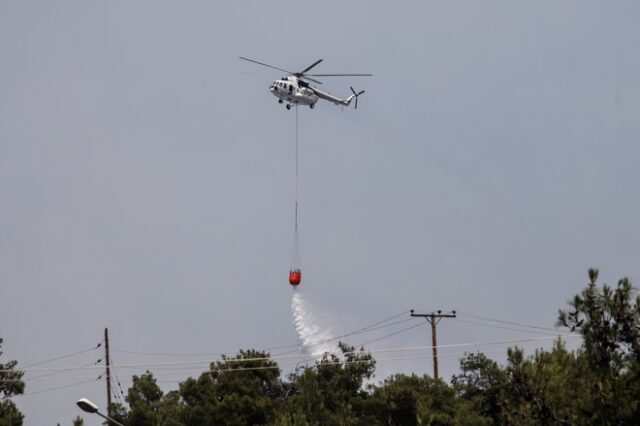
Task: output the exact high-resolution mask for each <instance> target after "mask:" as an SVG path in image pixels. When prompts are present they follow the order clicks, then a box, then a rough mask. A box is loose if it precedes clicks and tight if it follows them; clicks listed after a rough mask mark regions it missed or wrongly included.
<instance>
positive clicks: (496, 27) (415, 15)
mask: <svg viewBox="0 0 640 426" xmlns="http://www.w3.org/2000/svg"><path fill="white" fill-rule="evenodd" d="M344 3H345V2H337V1H332V2H328V4H326V5H325V4H323V5H320V4H318V3H314V4H311V3H305V2H297V3H291V2H263V1H251V2H205V1H201V2H170V1H153V2H151V1H147V2H135V3H131V2H124V1H111V2H82V1H75V2H71V1H60V2H17V1H16V2H3V3H2V4H1V5H0V58H2V66H0V200H1V204H0V336H1V337H3V338H4V340H5V342H4V347H3V349H4V352H5V355H4V356H3V360H4V361H6V360H8V359H17V360H18V361H19V362H20V365H28V364H31V363H35V362H38V361H42V360H46V359H49V358H53V357H55V356H57V355H62V354H67V353H71V352H74V351H78V350H82V349H85V348H90V347H92V346H94V345H95V344H96V343H97V342H98V341H100V340H101V336H102V332H103V328H104V327H105V326H108V327H109V330H110V334H111V340H112V347H113V348H114V349H116V350H121V351H143V352H180V353H184V352H187V353H201V352H222V351H236V350H238V349H240V348H270V347H275V346H280V345H288V344H295V343H296V342H297V336H296V334H295V330H294V327H293V325H292V322H291V311H290V301H291V294H290V293H291V290H290V289H289V285H288V284H287V282H286V274H287V272H288V268H289V257H290V254H291V253H290V251H291V237H292V227H293V211H292V204H293V188H294V187H293V159H294V157H293V135H294V132H293V125H294V121H293V120H294V114H293V111H286V110H285V109H284V108H283V107H282V106H281V105H278V104H277V103H276V99H275V98H274V97H273V96H271V95H270V94H269V92H268V90H267V89H268V87H269V85H270V83H271V82H272V81H273V80H274V79H276V78H279V77H281V76H282V75H281V74H280V73H278V72H277V71H273V72H272V70H269V69H266V68H261V67H259V66H257V65H253V64H250V63H243V62H241V61H239V60H238V59H237V57H238V56H241V55H242V56H247V57H250V58H255V59H257V60H259V61H264V62H268V63H271V64H274V65H276V66H279V67H283V68H286V69H302V68H304V67H306V66H307V65H309V64H311V63H313V62H314V61H315V60H316V59H319V58H324V62H323V63H322V64H321V65H319V66H318V68H317V71H318V72H324V73H330V72H371V73H373V74H374V77H373V78H368V79H364V78H363V79H350V78H344V79H329V78H326V79H324V80H323V82H324V85H323V88H325V89H327V90H329V91H330V92H332V93H334V94H336V95H340V96H345V95H347V94H348V93H349V86H350V85H353V86H354V87H355V88H356V89H358V90H360V89H366V91H367V93H366V94H365V95H363V96H362V98H360V102H359V108H358V110H357V111H354V110H353V109H345V110H344V111H342V110H341V109H340V108H338V107H336V106H333V105H330V104H328V103H320V104H318V105H317V108H316V109H314V110H313V111H310V110H309V109H301V110H300V113H301V157H300V160H301V217H300V226H301V232H300V237H301V241H300V245H301V250H302V253H301V257H302V268H303V283H302V286H301V290H302V291H303V292H304V295H305V297H306V300H307V301H308V302H309V303H310V304H311V305H312V306H313V308H314V309H315V310H316V311H317V312H318V314H319V315H320V316H321V317H322V318H323V321H325V322H326V326H327V327H329V328H331V329H332V331H333V332H335V333H340V332H348V331H351V330H353V329H356V328H359V327H361V326H363V325H366V324H370V323H373V322H376V321H378V320H380V319H383V318H385V317H386V316H390V315H393V314H395V313H398V312H402V311H404V310H406V309H409V308H415V309H417V310H420V311H431V310H437V309H458V310H459V311H462V312H468V313H473V314H478V315H486V316H490V317H493V318H500V319H505V320H511V321H517V322H522V323H528V324H536V325H540V326H544V327H552V326H553V323H554V320H555V316H556V312H557V309H558V308H561V307H563V305H564V301H565V300H566V299H568V298H569V297H570V296H572V295H573V294H575V293H576V292H578V291H579V290H580V289H581V288H582V286H583V285H584V283H585V282H586V270H587V268H588V267H591V266H596V267H599V268H600V269H601V276H602V278H603V279H604V281H607V282H610V283H615V281H616V280H617V279H618V278H620V277H621V276H623V275H626V276H630V277H631V278H632V279H634V280H636V281H637V280H638V279H639V278H638V277H640V266H639V265H638V259H639V258H640V248H639V247H640V245H639V243H640V229H639V226H638V211H639V208H640V198H639V197H638V189H637V186H638V182H640V169H639V168H638V158H640V144H639V143H638V142H639V136H640V120H639V119H638V117H640V84H639V80H638V76H639V75H640V56H639V55H638V46H639V45H640V28H639V27H638V25H637V23H638V22H639V20H640V5H639V4H638V3H637V2H634V1H619V2H613V3H612V2H592V1H565V2H551V1H548V2H544V1H543V2H540V1H527V2H511V1H488V2H476V1H462V2H445V3H442V2H422V1H421V2H404V3H402V4H400V5H397V4H396V3H390V2H369V1H359V2H349V3H348V4H346V5H345V4H344ZM528 336H530V335H525V334H523V333H517V332H512V331H507V330H500V329H495V328H486V327H479V326H477V325H474V324H469V323H462V322H459V321H455V320H449V321H443V322H442V323H441V325H440V328H439V343H442V344H452V343H461V342H480V341H489V340H500V339H515V338H521V337H528ZM363 341H366V337H362V339H360V340H358V339H355V340H354V341H353V342H352V343H355V344H357V343H361V342H363ZM429 343H430V339H429V338H428V334H427V328H426V326H425V327H424V328H422V327H419V328H416V329H414V330H411V331H409V332H407V333H404V334H401V335H398V336H397V337H395V338H393V339H388V340H385V341H381V342H379V343H378V345H379V346H380V347H383V346H414V345H428V344H429ZM503 348H504V347H500V348H498V349H500V352H501V353H503V352H504V350H503ZM473 349H480V350H484V349H486V348H473ZM493 349H495V348H493ZM489 350H492V348H488V349H487V351H489ZM501 353H496V354H492V355H493V356H495V357H496V358H498V359H501V357H502V355H501ZM100 355H101V354H100V352H99V351H94V352H88V353H85V354H81V355H78V356H77V357H72V358H69V359H65V360H62V361H60V362H59V363H52V364H47V366H50V365H54V366H55V365H61V366H66V365H81V364H87V363H91V362H93V361H95V360H96V359H97V358H99V357H100ZM113 357H114V361H115V362H116V363H119V364H124V363H128V362H142V363H144V362H151V361H157V360H158V359H157V358H151V357H136V356H134V355H132V354H126V353H123V352H114V354H113ZM162 359H163V360H167V359H168V358H162ZM430 362H431V360H430V359H420V360H416V361H405V362H397V361H396V362H388V363H380V364H379V366H378V371H379V378H382V377H384V375H385V374H389V373H392V372H396V371H398V372H406V373H409V372H412V371H415V372H417V373H420V374H422V373H424V372H425V371H427V368H426V367H427V366H430ZM441 365H442V367H441V372H442V375H443V376H444V377H447V378H448V377H450V376H451V375H452V374H454V373H455V372H456V366H457V357H456V356H450V357H443V359H442V360H441ZM139 371H140V370H139V369H138V370H132V371H129V370H120V371H118V375H119V377H120V379H121V381H122V384H123V386H128V385H129V379H130V377H131V374H133V373H139ZM152 371H153V368H152ZM428 371H429V373H430V372H431V370H430V368H429V369H428ZM154 372H155V371H154ZM94 373H95V374H94ZM75 374H76V376H82V377H75V378H67V379H65V380H62V379H60V380H56V379H53V378H50V380H45V379H41V380H34V381H33V382H29V381H28V383H27V384H28V387H27V392H36V391H39V390H43V389H47V388H49V387H55V386H64V385H67V384H73V383H75V382H78V381H82V380H84V379H86V378H87V377H88V376H97V375H98V374H99V373H98V372H97V371H91V372H90V373H75ZM186 377H187V374H185V375H182V376H180V375H177V376H171V377H169V376H162V374H160V375H159V380H160V381H161V382H163V386H164V387H165V389H170V388H172V387H175V384H176V383H177V382H178V381H179V380H182V379H184V378H186ZM103 388H104V383H103V381H95V382H92V383H89V384H86V385H79V386H75V387H70V388H66V389H61V390H58V391H51V392H45V393H41V394H35V395H25V396H23V397H19V398H16V401H17V402H18V404H19V406H20V408H21V409H22V410H23V412H24V413H25V414H26V415H27V418H26V425H28V426H35V425H45V424H55V423H56V422H60V423H61V424H71V420H72V419H73V418H74V417H75V416H76V415H78V414H81V413H80V412H79V411H78V409H77V408H76V407H75V405H74V401H75V400H76V399H77V398H79V397H81V396H86V397H89V398H90V399H94V400H95V401H96V402H97V403H98V404H99V405H101V406H104V404H105V398H104V391H103ZM84 417H85V422H86V424H88V425H94V424H95V425H97V424H99V419H98V418H95V419H94V418H91V417H90V416H84Z"/></svg>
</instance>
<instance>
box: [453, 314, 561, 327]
mask: <svg viewBox="0 0 640 426" xmlns="http://www.w3.org/2000/svg"><path fill="white" fill-rule="evenodd" d="M458 313H459V314H462V315H463V316H469V317H472V318H477V319H480V320H484V321H491V322H497V323H501V324H508V325H516V326H518V327H525V328H534V329H537V330H544V331H557V329H555V328H549V327H540V326H537V325H530V324H522V323H518V322H515V321H505V320H500V319H496V318H489V317H485V316H482V315H476V314H471V313H468V312H461V311H458Z"/></svg>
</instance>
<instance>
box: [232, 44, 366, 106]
mask: <svg viewBox="0 0 640 426" xmlns="http://www.w3.org/2000/svg"><path fill="white" fill-rule="evenodd" d="M239 58H240V59H242V60H244V61H249V62H253V63H256V64H259V65H263V66H265V67H269V68H273V69H275V70H278V71H282V72H286V73H287V74H288V75H287V76H286V77H282V78H281V79H279V80H275V81H274V82H273V83H272V84H271V86H270V87H269V91H270V92H271V94H272V95H273V96H275V97H277V98H278V103H280V104H282V103H284V102H286V103H287V104H286V107H287V109H291V105H309V108H311V109H313V107H314V106H315V105H316V102H318V99H324V100H325V101H329V102H333V103H334V104H336V105H342V106H347V107H348V106H349V105H351V101H352V100H354V99H355V100H356V101H355V108H356V109H357V108H358V96H360V95H362V94H363V93H364V90H361V91H360V92H356V91H355V90H354V89H353V87H351V92H352V93H353V94H352V95H350V96H349V97H348V98H346V99H340V98H338V97H336V96H333V95H332V94H330V93H327V92H323V91H322V90H320V89H318V88H317V87H313V86H311V85H310V84H309V81H311V82H314V83H316V84H322V82H320V81H318V80H315V79H313V78H311V77H371V76H372V75H373V74H307V72H308V71H310V70H311V69H312V68H313V67H315V66H316V65H318V64H319V63H320V62H322V59H318V60H317V61H315V62H314V63H313V64H311V65H309V66H308V67H306V68H305V69H303V70H302V71H298V72H292V71H287V70H285V69H282V68H278V67H274V66H273V65H269V64H265V63H263V62H258V61H255V60H253V59H249V58H245V57H243V56H240V57H239ZM307 80H308V81H307Z"/></svg>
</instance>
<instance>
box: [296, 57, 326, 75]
mask: <svg viewBox="0 0 640 426" xmlns="http://www.w3.org/2000/svg"><path fill="white" fill-rule="evenodd" d="M322 61H323V59H318V60H317V61H315V62H314V63H313V64H311V65H309V66H308V67H306V68H305V69H303V70H302V71H300V72H299V73H298V74H300V75H302V74H304V73H305V72H307V71H309V70H310V69H311V68H313V67H315V66H316V65H318V64H319V63H320V62H322Z"/></svg>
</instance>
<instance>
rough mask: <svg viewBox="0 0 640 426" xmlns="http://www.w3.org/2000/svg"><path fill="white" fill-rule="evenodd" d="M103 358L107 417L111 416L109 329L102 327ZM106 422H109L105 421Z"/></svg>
mask: <svg viewBox="0 0 640 426" xmlns="http://www.w3.org/2000/svg"><path fill="white" fill-rule="evenodd" d="M104 359H105V365H106V367H107V371H106V376H107V417H111V370H110V369H109V329H108V328H105V329H104ZM107 423H110V422H109V421H107Z"/></svg>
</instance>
